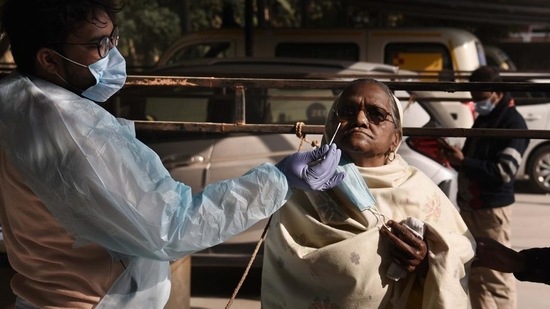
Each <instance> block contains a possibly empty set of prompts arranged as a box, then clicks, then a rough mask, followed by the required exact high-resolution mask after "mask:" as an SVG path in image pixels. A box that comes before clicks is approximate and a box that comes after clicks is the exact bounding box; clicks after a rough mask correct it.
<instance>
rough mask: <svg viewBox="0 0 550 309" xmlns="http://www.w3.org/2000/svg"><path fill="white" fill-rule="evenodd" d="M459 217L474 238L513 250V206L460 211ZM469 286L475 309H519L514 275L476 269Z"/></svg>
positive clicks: (471, 300)
mask: <svg viewBox="0 0 550 309" xmlns="http://www.w3.org/2000/svg"><path fill="white" fill-rule="evenodd" d="M460 214H461V216H462V218H463V219H464V222H465V223H466V225H467V226H468V229H469V230H470V232H471V233H472V235H474V237H478V236H485V237H490V238H493V239H496V240H497V241H499V242H500V243H502V244H504V245H506V246H508V247H510V246H511V243H510V238H511V225H510V219H511V217H512V207H511V206H506V207H500V208H490V209H479V210H461V212H460ZM468 285H469V290H470V292H469V293H470V302H471V304H472V309H515V308H516V305H517V296H516V279H515V277H514V275H513V274H508V273H501V272H498V271H494V270H491V269H489V268H485V267H473V268H472V271H471V272H470V279H469V282H468Z"/></svg>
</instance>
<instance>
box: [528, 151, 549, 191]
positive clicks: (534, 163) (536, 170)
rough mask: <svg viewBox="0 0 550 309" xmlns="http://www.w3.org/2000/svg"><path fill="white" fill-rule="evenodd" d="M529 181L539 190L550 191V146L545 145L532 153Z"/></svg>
mask: <svg viewBox="0 0 550 309" xmlns="http://www.w3.org/2000/svg"><path fill="white" fill-rule="evenodd" d="M529 181H530V182H531V183H532V184H533V185H534V187H535V188H536V189H537V190H538V191H542V192H545V193H550V146H544V147H541V148H539V149H537V150H536V151H535V153H533V154H532V155H531V159H530V164H529Z"/></svg>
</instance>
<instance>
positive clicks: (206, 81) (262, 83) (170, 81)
mask: <svg viewBox="0 0 550 309" xmlns="http://www.w3.org/2000/svg"><path fill="white" fill-rule="evenodd" d="M393 77H396V78H398V76H393ZM349 82H350V81H349V80H335V79H333V80H315V79H269V78H214V77H190V76H140V75H133V76H128V78H127V80H126V86H125V87H134V86H153V87H154V86H163V87H166V86H168V87H175V86H185V87H214V88H215V87H234V86H235V85H242V86H243V87H245V88H289V89H297V88H313V89H342V88H344V87H345V86H347V85H348V84H349ZM383 82H384V83H385V84H386V85H388V87H390V88H391V89H393V90H409V91H415V90H416V91H446V92H457V91H488V90H498V91H510V92H513V91H518V92H519V91H541V92H542V91H547V90H548V89H550V83H531V82H498V83H495V82H472V83H470V82H411V81H405V82H396V81H383Z"/></svg>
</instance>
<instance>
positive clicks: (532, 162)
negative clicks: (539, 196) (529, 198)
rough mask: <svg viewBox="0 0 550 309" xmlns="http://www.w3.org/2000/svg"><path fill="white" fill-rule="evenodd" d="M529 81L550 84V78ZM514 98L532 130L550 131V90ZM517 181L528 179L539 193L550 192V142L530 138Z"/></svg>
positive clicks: (522, 93)
mask: <svg viewBox="0 0 550 309" xmlns="http://www.w3.org/2000/svg"><path fill="white" fill-rule="evenodd" d="M528 81H529V82H533V83H550V79H531V80H528ZM512 96H513V97H514V102H515V104H516V109H517V110H518V112H519V113H520V114H521V115H522V116H523V119H525V122H526V123H527V128H528V129H529V130H550V91H546V92H521V93H520V92H518V93H513V94H512ZM517 178H518V179H526V180H528V181H529V182H530V183H531V185H532V187H533V188H534V189H535V190H537V191H538V192H542V193H550V140H547V139H530V141H529V145H528V146H527V149H526V150H525V153H524V154H523V160H522V162H521V165H520V167H519V169H518V173H517Z"/></svg>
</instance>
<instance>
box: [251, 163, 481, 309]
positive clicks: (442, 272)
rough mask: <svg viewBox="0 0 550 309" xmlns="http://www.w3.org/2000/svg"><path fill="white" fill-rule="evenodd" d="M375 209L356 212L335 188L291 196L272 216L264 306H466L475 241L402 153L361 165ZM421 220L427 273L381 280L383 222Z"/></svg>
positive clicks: (385, 254)
mask: <svg viewBox="0 0 550 309" xmlns="http://www.w3.org/2000/svg"><path fill="white" fill-rule="evenodd" d="M358 170H359V173H360V174H361V176H362V177H363V178H364V180H365V182H366V184H367V186H368V187H369V189H370V191H371V193H372V195H373V196H374V198H375V199H376V204H375V206H374V207H373V208H371V209H370V210H366V211H364V212H363V213H361V212H360V211H359V210H358V209H357V208H356V207H354V206H353V205H352V204H351V203H350V202H349V199H348V198H346V197H345V196H344V194H343V193H342V192H341V191H340V192H339V191H338V190H331V191H330V192H295V193H294V195H293V196H292V198H291V199H290V200H289V201H288V202H287V204H286V205H285V207H283V208H281V209H280V210H279V211H278V212H277V213H275V214H274V215H273V218H272V221H271V224H270V229H269V232H268V236H267V239H266V243H265V253H264V262H263V275H262V294H261V295H262V308H264V309H271V308H291V309H294V308H326V309H330V308H342V309H351V308H362V309H364V308H453V309H455V308H467V307H468V296H467V274H468V272H469V267H470V262H471V261H472V259H473V256H474V252H475V244H474V241H473V238H472V236H471V234H470V233H469V232H468V230H467V227H466V225H465V224H464V222H463V221H462V219H461V217H460V215H459V213H458V212H457V210H456V208H455V207H454V206H453V204H452V203H451V202H450V201H449V199H448V198H447V197H446V196H445V194H444V193H443V192H442V191H441V190H440V189H439V188H438V187H437V186H436V185H435V184H434V183H433V181H432V180H430V179H429V178H428V177H427V176H426V175H425V174H423V173H422V172H420V171H419V170H418V169H416V168H414V167H412V166H409V165H408V164H407V163H406V162H405V161H404V160H403V159H402V158H401V157H400V156H399V155H397V156H396V158H395V160H393V161H392V162H391V163H389V164H386V165H384V166H380V167H375V168H363V167H359V168H358ZM410 216H412V217H415V218H418V219H420V220H422V221H423V222H424V223H425V226H426V228H425V229H426V231H425V236H424V238H425V239H426V241H427V243H428V249H429V251H428V258H429V265H430V267H429V271H428V274H427V276H426V278H420V277H419V276H417V275H415V274H409V275H408V277H407V278H405V279H401V280H400V281H397V282H395V281H392V280H389V279H387V278H386V272H387V269H388V267H389V265H390V263H391V262H392V258H391V255H390V251H389V244H388V243H387V240H385V239H382V238H381V237H380V235H379V229H378V228H379V227H380V225H381V224H382V221H384V222H385V221H386V220H388V219H393V220H396V221H398V222H399V221H401V220H404V219H406V218H407V217H410Z"/></svg>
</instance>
